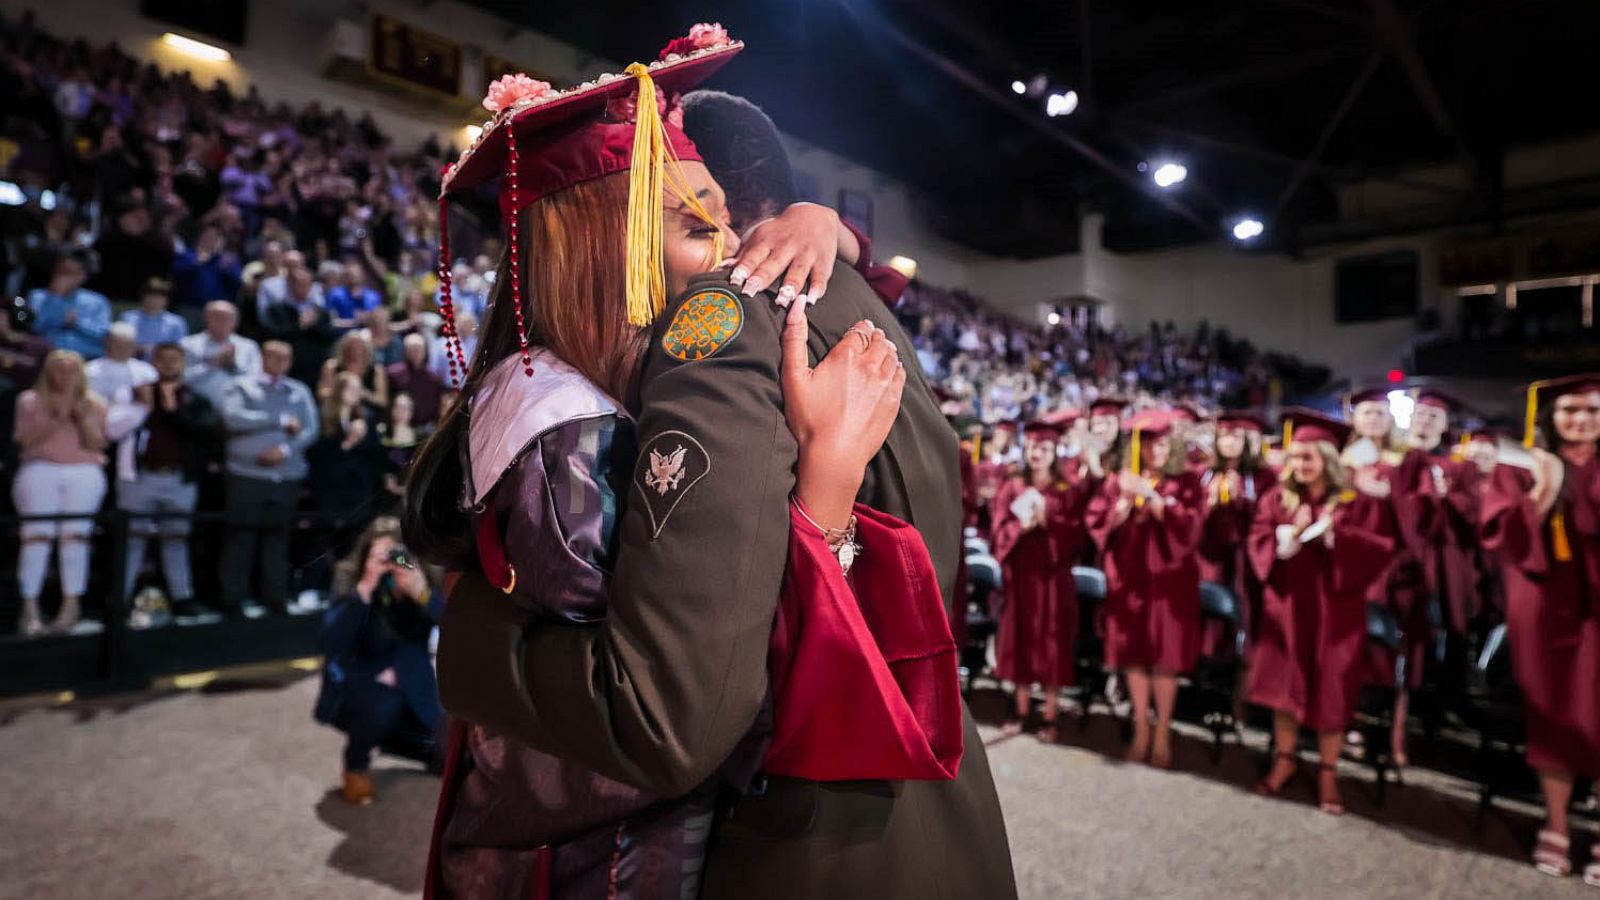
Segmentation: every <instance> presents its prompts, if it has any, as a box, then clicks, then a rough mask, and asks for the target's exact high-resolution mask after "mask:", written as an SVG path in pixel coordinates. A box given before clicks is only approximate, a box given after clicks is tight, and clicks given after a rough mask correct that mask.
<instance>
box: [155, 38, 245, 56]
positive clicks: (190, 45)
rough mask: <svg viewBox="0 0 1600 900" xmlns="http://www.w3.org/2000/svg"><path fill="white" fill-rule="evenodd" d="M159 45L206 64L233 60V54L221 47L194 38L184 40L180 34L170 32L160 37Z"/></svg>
mask: <svg viewBox="0 0 1600 900" xmlns="http://www.w3.org/2000/svg"><path fill="white" fill-rule="evenodd" d="M161 43H163V44H166V45H167V46H168V47H171V48H172V49H174V50H176V51H178V52H179V53H182V54H184V55H186V56H192V57H194V58H195V59H203V60H205V61H206V62H227V61H228V60H230V59H233V54H232V53H229V52H228V51H226V50H224V49H222V48H221V47H218V46H216V45H214V44H207V43H206V42H204V41H197V40H195V39H194V38H186V37H184V36H183V35H181V34H173V33H172V32H170V31H169V32H167V33H166V34H163V35H162V36H161Z"/></svg>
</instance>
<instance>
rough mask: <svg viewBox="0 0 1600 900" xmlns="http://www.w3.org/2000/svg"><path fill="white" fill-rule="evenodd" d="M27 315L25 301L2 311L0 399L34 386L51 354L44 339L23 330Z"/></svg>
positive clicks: (0, 327) (0, 318) (0, 324)
mask: <svg viewBox="0 0 1600 900" xmlns="http://www.w3.org/2000/svg"><path fill="white" fill-rule="evenodd" d="M26 315H27V313H26V307H25V306H24V305H23V303H22V301H17V302H15V303H11V304H8V305H5V308H4V309H0V397H10V396H14V395H16V394H19V393H21V392H22V391H23V390H24V389H25V388H26V387H27V386H29V385H31V384H33V381H34V379H36V378H38V377H39V368H40V367H41V366H43V365H44V358H45V355H46V354H48V353H49V352H50V345H49V344H47V343H45V341H44V339H43V338H41V337H39V336H38V335H34V334H29V333H28V332H27V330H26V329H24V328H23V327H22V324H21V320H22V319H23V318H25V317H26Z"/></svg>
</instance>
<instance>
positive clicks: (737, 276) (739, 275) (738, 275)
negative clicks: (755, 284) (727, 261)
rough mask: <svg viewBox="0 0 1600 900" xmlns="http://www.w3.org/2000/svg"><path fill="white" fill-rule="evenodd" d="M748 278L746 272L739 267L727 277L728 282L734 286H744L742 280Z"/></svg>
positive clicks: (748, 275) (748, 274)
mask: <svg viewBox="0 0 1600 900" xmlns="http://www.w3.org/2000/svg"><path fill="white" fill-rule="evenodd" d="M749 277H750V273H749V272H746V271H745V270H744V267H743V266H740V267H738V268H735V269H734V270H733V274H732V275H729V276H728V280H729V281H731V282H733V283H734V284H744V280H745V279H746V278H749Z"/></svg>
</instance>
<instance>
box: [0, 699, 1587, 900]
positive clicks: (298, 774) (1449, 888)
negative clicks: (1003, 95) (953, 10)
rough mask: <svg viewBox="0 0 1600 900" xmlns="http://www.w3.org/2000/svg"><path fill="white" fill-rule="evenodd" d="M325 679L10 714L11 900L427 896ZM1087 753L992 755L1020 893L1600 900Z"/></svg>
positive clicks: (406, 779) (1417, 816)
mask: <svg viewBox="0 0 1600 900" xmlns="http://www.w3.org/2000/svg"><path fill="white" fill-rule="evenodd" d="M315 686H316V685H315V680H314V679H312V678H301V679H299V680H297V681H291V682H287V683H283V682H280V683H269V682H264V683H258V684H253V685H232V687H237V688H240V689H237V690H226V689H225V688H227V687H229V685H225V684H217V685H213V686H212V688H213V689H212V690H210V691H206V692H181V693H180V692H170V693H152V694H147V695H140V696H136V697H124V698H117V699H113V700H99V701H93V702H78V703H73V704H68V705H66V706H60V707H54V708H43V707H35V708H20V709H19V708H15V707H12V708H9V709H7V710H5V711H4V712H3V713H0V761H3V762H0V797H3V798H4V804H3V807H0V808H3V810H4V811H3V812H0V835H3V837H0V897H6V898H10V897H16V898H24V897H26V898H34V900H50V898H71V900H78V898H89V897H105V896H109V897H118V898H186V900H187V898H194V900H201V898H256V897H260V898H278V897H282V898H310V897H315V898H344V897H349V898H382V897H403V896H415V895H417V894H418V893H419V889H420V883H421V881H420V880H421V874H422V864H423V863H422V854H423V851H424V845H425V840H426V834H427V831H428V828H429V826H430V823H431V816H432V804H433V798H434V793H435V790H436V782H435V781H434V780H433V779H430V778H428V777H426V776H424V775H422V774H420V773H419V772H417V771H416V770H415V768H413V767H411V766H410V765H409V764H402V763H396V762H391V761H388V760H385V761H384V762H383V763H381V764H380V768H379V771H378V773H377V775H378V779H377V780H378V784H379V787H380V790H381V791H382V792H383V797H382V801H381V802H380V803H379V804H378V805H376V806H373V807H369V808H365V809H351V808H347V807H345V806H344V805H342V804H341V803H339V802H338V800H337V799H335V798H333V797H332V796H331V795H330V794H329V790H330V788H331V787H332V785H333V783H334V780H335V778H336V776H337V774H338V768H339V762H338V760H339V748H340V746H341V745H340V738H339V736H338V735H337V734H335V733H333V732H331V731H329V730H327V729H324V728H321V727H318V726H317V725H315V723H313V722H312V721H311V718H310V713H309V710H310V708H311V702H312V698H313V696H314V694H315ZM1065 740H1066V741H1068V742H1075V743H1077V744H1079V746H1070V745H1069V746H1051V747H1047V746H1043V745H1041V744H1039V743H1038V742H1037V741H1035V740H1033V739H1032V738H1028V737H1022V738H1016V739H1012V740H1007V741H1002V742H1000V743H998V744H996V745H995V746H994V747H992V748H991V750H990V754H991V759H992V761H993V765H994V768H995V773H996V779H997V782H998V785H999V789H1000V793H1001V798H1002V801H1003V803H1004V805H1005V807H1006V815H1007V820H1008V827H1009V830H1010V836H1011V842H1012V846H1013V848H1014V850H1015V856H1016V866H1017V875H1018V880H1019V882H1020V884H1021V887H1022V893H1023V896H1024V897H1025V898H1029V900H1053V898H1068V897H1085V898H1136V897H1137V898H1149V897H1206V898H1209V897H1219V898H1220V897H1228V898H1256V897H1260V898H1269V897H1270V898H1288V897H1293V898H1324V897H1328V898H1333V897H1352V898H1355V897H1359V898H1363V900H1381V898H1391V897H1392V898H1397V900H1400V898H1404V900H1418V898H1433V897H1437V898H1447V897H1448V898H1458V897H1464V898H1476V897H1481V898H1517V897H1529V898H1532V897H1542V898H1557V900H1558V898H1563V897H1570V898H1574V900H1577V898H1594V900H1600V890H1595V889H1590V888H1586V887H1584V886H1583V885H1582V884H1581V882H1578V881H1577V880H1575V879H1568V880H1566V881H1565V882H1560V881H1556V880H1554V879H1550V878H1546V877H1544V876H1541V875H1538V874H1537V873H1535V872H1534V871H1533V870H1532V869H1531V868H1530V867H1529V866H1527V865H1526V864H1525V863H1523V862H1522V861H1521V859H1520V855H1521V853H1522V852H1523V851H1522V842H1523V841H1524V840H1526V839H1527V837H1528V833H1527V830H1528V829H1530V828H1531V827H1532V824H1531V820H1530V819H1528V818H1527V817H1525V816H1521V815H1517V814H1509V815H1505V816H1500V815H1497V816H1494V817H1491V818H1490V819H1489V820H1488V821H1487V822H1486V823H1485V825H1484V827H1483V828H1482V829H1481V830H1478V829H1475V828H1474V825H1473V815H1472V808H1471V805H1470V803H1466V802H1463V801H1461V800H1458V799H1454V798H1450V797H1447V796H1445V795H1444V794H1441V793H1439V792H1437V791H1435V790H1433V789H1431V788H1423V787H1412V788H1405V789H1401V790H1400V791H1398V792H1397V793H1396V794H1395V795H1394V796H1393V797H1391V800H1390V802H1389V803H1388V804H1387V805H1386V806H1385V807H1384V808H1383V809H1381V810H1380V809H1377V808H1376V807H1374V806H1373V805H1372V803H1371V801H1370V799H1369V798H1368V797H1367V795H1366V794H1365V793H1364V792H1363V791H1362V790H1361V789H1360V788H1361V785H1360V783H1359V782H1357V781H1355V780H1352V781H1350V782H1349V784H1348V786H1347V789H1346V793H1347V795H1348V797H1347V799H1348V800H1349V801H1350V805H1351V809H1352V814H1351V815H1349V816H1347V817H1345V818H1343V819H1339V820H1335V819H1332V818H1329V817H1326V816H1323V815H1321V814H1319V813H1318V812H1317V811H1316V810H1315V809H1313V808H1311V807H1310V806H1309V805H1307V804H1306V802H1305V801H1306V799H1308V797H1309V794H1308V792H1305V791H1299V792H1297V793H1296V794H1295V799H1291V800H1290V801H1268V800H1262V799H1259V798H1256V797H1254V796H1251V795H1250V794H1249V793H1248V791H1247V790H1245V789H1244V788H1243V787H1242V785H1245V784H1248V782H1249V780H1250V777H1251V775H1252V773H1253V770H1252V768H1251V757H1250V755H1249V754H1248V753H1247V752H1244V751H1235V752H1231V753H1230V754H1228V756H1227V757H1226V758H1225V760H1224V762H1223V764H1222V766H1220V767H1216V768H1213V767H1212V766H1210V764H1209V760H1208V759H1206V758H1205V757H1204V755H1203V754H1202V753H1201V752H1200V750H1199V749H1198V748H1197V747H1196V746H1195V745H1193V744H1186V745H1185V746H1184V747H1183V748H1182V757H1181V759H1180V764H1181V765H1184V766H1190V767H1192V769H1193V771H1192V772H1190V773H1185V772H1176V773H1166V772H1156V771H1152V770H1150V769H1146V768H1142V767H1131V766H1123V765H1119V764H1115V763H1112V762H1108V761H1107V759H1108V758H1107V756H1106V754H1107V753H1108V752H1110V751H1111V750H1112V749H1113V748H1112V747H1111V746H1110V744H1111V742H1112V741H1114V736H1113V734H1112V729H1111V728H1110V726H1109V723H1108V722H1107V721H1106V720H1104V719H1100V720H1096V721H1095V722H1094V723H1093V727H1092V728H1091V729H1090V731H1089V733H1088V734H1087V735H1084V736H1080V735H1078V734H1077V733H1076V732H1075V731H1069V733H1068V734H1067V736H1066V737H1065Z"/></svg>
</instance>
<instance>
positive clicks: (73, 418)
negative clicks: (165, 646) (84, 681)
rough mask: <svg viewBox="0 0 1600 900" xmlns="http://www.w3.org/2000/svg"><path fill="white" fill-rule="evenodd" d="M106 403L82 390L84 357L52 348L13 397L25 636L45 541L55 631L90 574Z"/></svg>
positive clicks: (102, 488) (35, 621)
mask: <svg viewBox="0 0 1600 900" xmlns="http://www.w3.org/2000/svg"><path fill="white" fill-rule="evenodd" d="M105 426H106V405H105V403H104V402H102V401H101V399H100V398H99V397H97V396H95V394H94V392H93V391H90V390H89V381H88V378H87V377H85V375H84V367H83V357H81V356H79V355H78V354H76V353H74V352H72V351H71V350H56V351H53V352H52V353H51V354H50V355H49V356H48V357H46V358H45V363H44V368H43V370H42V371H41V372H40V373H39V380H38V382H37V383H35V384H34V386H33V388H32V389H31V390H26V391H23V392H22V394H21V395H20V396H18V397H17V414H16V429H15V432H14V437H15V439H16V442H17V444H18V446H19V447H20V448H21V454H22V457H21V458H22V466H21V468H19V469H18V470H17V480H16V483H15V484H14V485H13V486H12V489H11V495H12V498H13V499H14V500H15V501H16V504H17V512H18V513H19V514H21V515H22V516H23V518H24V520H25V521H24V522H23V523H22V548H21V551H20V553H19V555H18V559H17V581H18V582H19V586H20V588H21V592H22V621H21V623H20V625H19V626H18V631H20V632H21V633H22V634H24V635H34V634H39V633H41V632H42V631H44V624H43V621H42V620H41V619H40V616H39V592H40V591H41V590H42V589H43V587H44V575H45V568H46V566H48V565H49V563H50V546H51V544H53V543H57V542H59V550H58V551H57V558H58V560H59V564H60V566H61V610H60V612H59V613H58V614H57V615H56V619H55V623H54V626H53V627H54V630H56V631H60V632H67V631H71V630H72V627H73V626H74V625H76V624H77V622H78V616H79V605H78V600H79V598H80V597H81V596H83V591H84V588H85V587H87V586H88V581H89V533H90V530H91V529H92V527H93V525H94V520H93V518H92V517H93V516H94V514H95V513H96V512H98V511H99V509H100V502H101V501H102V500H104V499H105V496H106V475H105V465H106V457H105V452H104V451H105V447H106V437H105ZM60 515H81V516H84V518H81V519H46V520H35V521H26V519H27V517H29V516H60Z"/></svg>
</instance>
